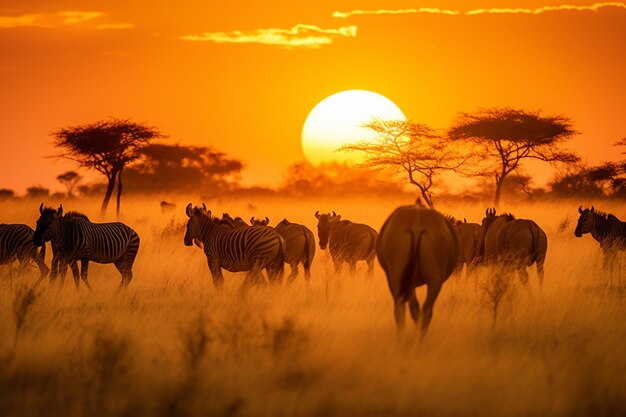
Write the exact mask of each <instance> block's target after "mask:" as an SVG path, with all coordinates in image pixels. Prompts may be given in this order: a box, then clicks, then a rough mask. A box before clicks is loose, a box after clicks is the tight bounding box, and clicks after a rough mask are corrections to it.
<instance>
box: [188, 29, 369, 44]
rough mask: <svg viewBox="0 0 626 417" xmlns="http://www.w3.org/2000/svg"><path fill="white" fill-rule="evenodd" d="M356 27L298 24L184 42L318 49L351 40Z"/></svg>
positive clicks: (211, 34)
mask: <svg viewBox="0 0 626 417" xmlns="http://www.w3.org/2000/svg"><path fill="white" fill-rule="evenodd" d="M356 32H357V27H356V26H343V27H340V28H337V29H323V28H320V27H318V26H315V25H305V24H298V25H295V26H294V27H292V28H291V29H279V28H269V29H257V30H254V31H250V32H243V31H239V30H235V31H232V32H205V33H203V34H201V35H186V36H181V37H180V39H182V40H184V41H199V42H202V41H203V42H214V43H257V44H263V45H278V46H284V47H288V48H298V47H302V48H319V47H321V46H322V45H328V44H331V43H333V41H334V40H335V39H337V38H342V37H345V38H353V37H355V36H356Z"/></svg>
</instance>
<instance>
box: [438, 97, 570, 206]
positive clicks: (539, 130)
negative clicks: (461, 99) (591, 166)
mask: <svg viewBox="0 0 626 417" xmlns="http://www.w3.org/2000/svg"><path fill="white" fill-rule="evenodd" d="M576 133H577V132H576V131H575V130H574V128H573V124H572V121H571V120H570V119H569V118H567V117H563V116H543V115H542V114H541V113H540V112H529V111H525V110H519V109H512V108H494V109H487V110H479V111H477V112H475V113H461V114H460V115H459V117H458V118H457V121H456V122H455V123H454V124H453V126H452V127H451V128H450V129H449V130H448V136H449V137H450V138H451V139H452V140H464V141H468V142H471V143H473V144H474V145H476V146H477V147H478V152H477V154H479V155H481V156H482V158H483V161H484V166H483V168H482V169H481V170H479V171H478V172H477V173H476V174H478V175H494V177H495V182H496V191H495V197H494V204H495V205H496V206H498V205H499V203H500V196H501V191H502V184H503V181H504V180H505V178H506V177H507V176H508V175H509V174H511V173H513V172H516V171H518V172H519V170H521V169H522V165H521V164H522V162H523V161H524V160H525V159H535V160H539V161H544V162H549V163H564V164H571V163H575V162H577V161H578V160H579V159H580V158H579V157H578V156H577V155H576V154H574V153H572V152H568V151H565V150H563V149H561V145H562V144H563V143H564V142H566V141H568V140H569V139H571V138H572V137H573V136H574V135H575V134H576Z"/></svg>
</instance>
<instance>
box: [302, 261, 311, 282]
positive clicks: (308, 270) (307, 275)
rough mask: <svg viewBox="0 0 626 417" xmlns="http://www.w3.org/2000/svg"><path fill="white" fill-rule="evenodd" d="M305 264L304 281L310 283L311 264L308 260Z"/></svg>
mask: <svg viewBox="0 0 626 417" xmlns="http://www.w3.org/2000/svg"><path fill="white" fill-rule="evenodd" d="M303 265H304V281H305V282H306V285H309V283H310V282H311V264H310V263H309V262H308V261H307V262H305V263H303Z"/></svg>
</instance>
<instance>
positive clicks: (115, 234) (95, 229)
mask: <svg viewBox="0 0 626 417" xmlns="http://www.w3.org/2000/svg"><path fill="white" fill-rule="evenodd" d="M39 212H40V214H41V215H40V217H39V220H37V229H36V230H35V234H34V236H33V242H34V243H35V246H41V245H42V244H43V242H44V241H47V240H50V241H51V242H52V244H53V245H55V246H54V247H56V250H57V251H58V257H59V260H60V263H61V264H62V265H63V264H67V265H69V266H70V268H71V270H72V275H73V277H74V283H75V284H76V288H78V284H79V272H78V261H80V264H81V268H80V278H82V280H83V282H84V283H85V285H86V286H87V288H89V289H91V286H90V285H89V280H88V272H89V262H90V261H92V262H96V263H101V264H110V263H112V264H114V265H115V267H116V268H117V270H118V271H119V272H120V273H121V274H122V281H121V282H120V286H119V288H122V287H126V286H127V285H128V284H129V283H130V281H131V280H132V278H133V271H132V268H133V263H134V262H135V257H136V256H137V251H138V250H139V235H138V234H137V233H136V232H135V231H134V230H133V229H131V228H130V227H128V226H127V225H125V224H123V223H92V222H91V221H89V219H88V218H87V216H85V215H84V214H81V213H77V212H70V213H67V214H66V215H63V206H59V209H58V210H55V209H53V208H44V207H43V203H42V204H41V206H40V207H39ZM53 263H54V261H53Z"/></svg>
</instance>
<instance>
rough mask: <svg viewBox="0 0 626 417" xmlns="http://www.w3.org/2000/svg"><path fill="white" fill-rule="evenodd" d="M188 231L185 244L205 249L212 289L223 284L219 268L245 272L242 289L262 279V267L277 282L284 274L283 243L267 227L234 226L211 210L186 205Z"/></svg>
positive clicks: (270, 278)
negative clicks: (212, 215) (213, 213)
mask: <svg viewBox="0 0 626 417" xmlns="http://www.w3.org/2000/svg"><path fill="white" fill-rule="evenodd" d="M186 214H187V217H189V220H188V221H187V231H186V233H185V238H184V243H185V246H192V245H193V244H194V243H195V244H196V246H198V247H203V248H204V254H205V255H206V258H207V263H208V265H209V270H210V271H211V275H212V277H213V284H214V285H215V288H218V289H221V288H222V287H223V285H224V277H223V276H222V268H223V269H226V270H227V271H230V272H243V271H247V272H248V274H247V276H246V279H245V280H244V283H243V285H242V287H241V288H242V289H246V288H247V287H248V286H249V285H251V284H252V285H256V284H259V283H261V282H262V280H263V276H262V270H263V269H265V270H266V271H267V275H268V279H269V282H270V283H279V282H280V281H281V280H282V277H283V271H284V266H283V260H284V253H285V252H284V251H285V242H284V240H283V239H282V238H281V237H280V235H279V234H278V233H276V232H275V231H274V230H272V229H271V228H269V227H261V226H251V227H239V228H233V227H232V226H230V225H229V224H225V223H224V221H223V220H220V219H214V218H212V217H211V211H209V210H207V209H206V206H205V205H204V204H203V205H202V208H199V207H193V208H192V206H191V203H189V205H187V208H186Z"/></svg>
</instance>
